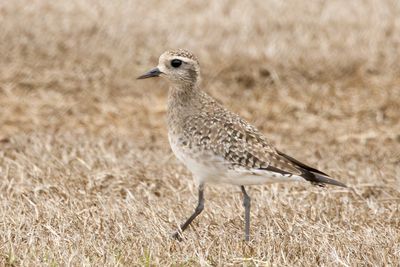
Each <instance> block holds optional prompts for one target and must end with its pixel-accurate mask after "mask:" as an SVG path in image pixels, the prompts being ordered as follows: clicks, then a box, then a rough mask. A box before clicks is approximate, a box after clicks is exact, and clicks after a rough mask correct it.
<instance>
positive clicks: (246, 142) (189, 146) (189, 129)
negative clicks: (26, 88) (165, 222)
mask: <svg viewBox="0 0 400 267" xmlns="http://www.w3.org/2000/svg"><path fill="white" fill-rule="evenodd" d="M159 75H162V76H166V78H168V80H169V81H170V83H171V86H170V90H169V96H168V112H167V113H168V115H167V116H168V119H167V121H168V138H169V142H170V145H171V148H172V150H173V152H174V153H175V155H176V156H177V158H178V159H179V160H181V161H182V162H183V163H184V164H185V165H186V167H187V168H188V169H189V170H190V171H191V172H192V173H193V176H194V177H195V178H196V180H197V182H198V183H199V202H198V205H197V207H196V209H195V211H194V213H193V214H192V215H191V216H190V217H189V218H188V219H187V220H186V222H185V223H183V224H182V225H181V227H180V229H179V230H178V232H176V233H175V234H174V237H175V238H177V239H181V236H180V232H181V231H184V230H185V229H186V228H187V227H188V226H189V225H190V224H191V222H192V221H193V220H194V218H196V217H197V216H198V215H199V214H200V212H201V211H202V210H203V207H204V194H203V192H204V184H205V183H207V182H216V183H229V184H236V185H240V186H241V191H242V193H243V205H244V207H245V221H246V224H245V239H246V240H249V231H250V226H249V225H250V197H249V195H248V194H247V192H246V190H245V187H244V185H252V184H263V183H269V182H278V181H280V182H282V181H300V180H307V181H309V182H312V183H314V184H319V185H322V184H325V183H327V184H333V185H338V186H345V185H344V184H342V183H340V182H338V181H335V180H333V179H331V178H329V177H328V175H326V174H325V173H323V172H321V171H319V170H317V169H314V168H312V167H309V166H307V165H305V164H303V163H301V162H299V161H297V160H295V159H294V158H292V157H290V156H288V155H286V154H284V153H282V152H280V151H278V150H276V149H275V148H274V147H273V146H272V145H271V144H270V143H269V142H268V141H267V139H266V138H265V137H264V135H263V134H262V133H261V132H259V131H258V130H257V129H256V128H255V127H253V126H252V125H250V124H249V123H248V122H246V121H245V120H243V119H242V118H240V117H239V116H238V115H236V114H234V113H232V112H230V111H228V110H227V109H225V108H224V107H222V106H221V105H220V104H218V103H217V102H216V101H215V100H214V99H213V98H212V97H211V96H209V95H207V94H206V93H205V92H204V91H202V90H201V89H200V66H199V62H198V60H197V58H196V57H195V56H194V55H193V54H192V53H190V52H188V51H186V50H182V49H179V50H173V51H167V52H165V53H164V54H162V55H161V56H160V60H159V65H158V67H157V68H156V69H153V70H151V71H150V72H148V73H146V74H144V75H142V76H140V77H139V78H141V79H142V78H148V77H154V76H159Z"/></svg>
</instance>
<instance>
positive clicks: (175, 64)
mask: <svg viewBox="0 0 400 267" xmlns="http://www.w3.org/2000/svg"><path fill="white" fill-rule="evenodd" d="M180 65H182V60H180V59H173V60H171V66H172V67H174V68H178V67H179V66H180Z"/></svg>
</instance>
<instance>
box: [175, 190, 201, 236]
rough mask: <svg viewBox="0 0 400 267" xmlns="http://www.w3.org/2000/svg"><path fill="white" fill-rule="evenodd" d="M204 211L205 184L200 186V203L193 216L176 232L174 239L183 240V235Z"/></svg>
mask: <svg viewBox="0 0 400 267" xmlns="http://www.w3.org/2000/svg"><path fill="white" fill-rule="evenodd" d="M203 209H204V184H200V185H199V201H198V203H197V207H196V209H195V210H194V212H193V214H192V215H191V216H190V217H189V219H187V220H186V222H185V223H184V224H182V225H181V227H180V228H179V229H178V231H176V233H175V234H174V235H173V237H174V238H175V239H177V240H179V241H180V240H182V238H181V233H182V232H183V231H185V230H186V228H187V227H188V226H189V225H190V224H191V223H192V221H193V220H194V219H195V218H196V217H197V216H198V215H199V214H200V213H201V212H202V211H203Z"/></svg>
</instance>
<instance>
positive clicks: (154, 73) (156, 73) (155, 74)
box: [137, 68, 162, 79]
mask: <svg viewBox="0 0 400 267" xmlns="http://www.w3.org/2000/svg"><path fill="white" fill-rule="evenodd" d="M161 73H162V72H161V71H160V70H159V69H158V68H154V69H152V70H150V71H148V72H146V73H145V74H143V75H141V76H139V77H137V79H147V78H152V77H158V76H160V74H161Z"/></svg>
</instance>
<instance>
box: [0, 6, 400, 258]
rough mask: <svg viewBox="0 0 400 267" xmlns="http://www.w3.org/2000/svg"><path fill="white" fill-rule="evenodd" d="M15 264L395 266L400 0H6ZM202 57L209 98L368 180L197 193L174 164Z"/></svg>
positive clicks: (9, 222) (6, 220)
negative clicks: (190, 58) (172, 93)
mask: <svg viewBox="0 0 400 267" xmlns="http://www.w3.org/2000/svg"><path fill="white" fill-rule="evenodd" d="M0 25H1V26H0V37H1V40H2V41H1V42H0V125H1V132H0V176H1V180H0V198H1V202H0V204H1V206H0V214H1V217H0V218H1V219H0V222H1V224H0V239H1V246H0V264H1V265H12V266H19V265H21V266H38V265H48V266H57V265H74V266H79V265H93V266H99V265H107V266H115V265H159V266H165V265H187V266H189V265H240V264H244V265H249V266H253V265H270V264H273V265H278V266H281V265H286V266H287V265H298V266H299V265H311V266H315V265H328V266H340V265H345V266H347V265H353V266H354V265H378V266H379V265H380V266H381V265H392V266H394V265H398V264H399V263H400V210H399V203H400V88H399V87H400V86H399V84H400V78H399V77H400V65H399V62H400V4H399V2H398V1H395V0H393V1H389V0H388V1H378V0H366V1H364V0H355V1H344V0H342V1H340V0H335V1H322V0H320V1H300V0H297V1H294V0H293V1H257V2H253V3H252V4H246V3H244V2H243V1H213V2H211V1H210V3H205V2H204V3H203V2H198V3H193V2H189V1H188V2H187V3H182V2H179V1H176V2H170V1H168V2H167V1H122V0H121V1H95V0H93V1H90V0H81V1H79V0H74V1H50V0H35V1H27V0H25V1H22V0H20V1H2V2H1V3H0ZM176 47H184V48H188V49H190V50H193V51H194V52H195V53H196V54H197V55H198V57H199V58H200V62H201V64H202V67H203V80H204V82H203V85H204V87H205V88H207V91H208V92H210V93H211V94H212V95H214V96H215V97H216V98H218V99H219V100H220V101H221V102H223V103H224V104H225V105H227V106H229V107H230V108H231V109H232V110H234V111H236V112H238V113H240V114H241V115H242V116H244V117H245V118H246V119H248V120H249V121H251V122H253V123H254V124H255V125H256V126H257V127H259V128H260V129H261V130H262V131H263V132H265V133H266V134H267V136H268V137H270V139H271V140H272V141H273V142H274V143H275V144H277V145H278V146H279V147H280V148H281V149H282V150H283V151H285V152H287V153H289V154H292V155H293V156H295V157H297V158H299V159H300V160H302V161H306V162H308V163H309V164H312V165H314V166H316V167H318V168H321V169H322V170H326V171H327V172H329V173H330V174H332V175H333V176H335V177H340V178H341V180H342V181H344V182H346V183H348V184H349V185H351V186H352V187H354V192H353V191H350V190H343V189H338V188H332V187H330V188H327V189H320V188H315V187H312V186H310V185H307V184H285V185H270V186H254V187H251V189H250V191H249V192H250V194H251V196H252V199H253V202H252V203H253V208H252V215H251V217H252V229H251V234H252V237H253V240H252V241H251V242H250V243H248V244H246V243H244V242H243V241H242V238H243V208H242V206H241V195H240V190H239V189H238V188H236V187H231V186H209V187H207V188H206V199H207V201H206V209H205V212H204V213H203V214H202V216H200V217H199V219H198V220H197V221H196V222H195V223H194V226H193V227H192V228H191V229H189V230H188V231H187V232H186V233H185V236H186V238H187V240H186V241H185V242H181V243H179V242H176V241H174V240H172V239H171V238H170V234H171V233H172V232H173V231H174V230H175V229H176V227H177V225H178V224H179V223H180V222H181V221H182V220H183V219H184V218H186V217H187V216H188V215H189V214H190V213H191V212H192V210H193V208H194V206H195V203H196V188H195V186H194V184H193V181H192V180H191V178H190V174H189V173H188V172H187V171H186V170H185V168H184V167H183V166H182V165H180V164H179V163H178V162H177V160H176V159H175V158H174V157H173V156H172V154H171V151H170V149H169V146H168V143H167V138H166V129H165V123H164V121H165V118H164V117H165V109H166V107H165V98H166V92H167V90H166V87H167V85H166V83H165V81H162V80H154V81H146V82H143V81H141V82H139V81H136V80H135V77H136V76H137V75H139V74H141V73H142V72H143V71H145V70H147V69H148V68H150V67H152V66H153V65H155V64H156V62H157V58H158V55H159V54H160V53H161V52H163V51H164V50H166V49H169V48H176Z"/></svg>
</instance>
